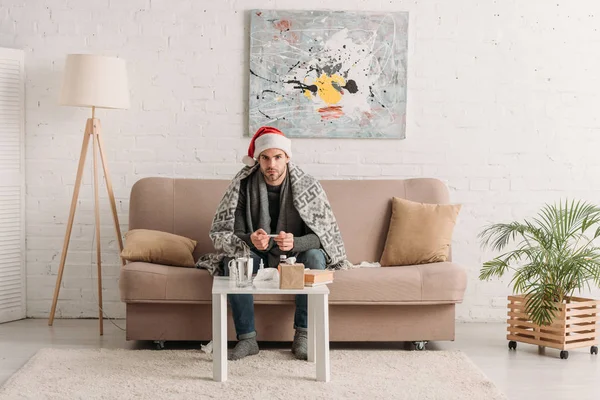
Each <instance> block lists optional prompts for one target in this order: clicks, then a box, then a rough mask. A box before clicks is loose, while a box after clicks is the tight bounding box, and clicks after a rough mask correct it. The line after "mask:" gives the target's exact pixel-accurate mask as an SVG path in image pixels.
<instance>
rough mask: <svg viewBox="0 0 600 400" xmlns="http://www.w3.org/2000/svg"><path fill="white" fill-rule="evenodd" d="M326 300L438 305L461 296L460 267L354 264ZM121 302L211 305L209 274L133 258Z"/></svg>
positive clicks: (274, 298) (275, 299)
mask: <svg viewBox="0 0 600 400" xmlns="http://www.w3.org/2000/svg"><path fill="white" fill-rule="evenodd" d="M334 277H335V279H334V282H333V283H332V284H330V285H329V289H330V291H331V293H330V295H329V303H330V304H405V303H408V304H411V303H412V304H415V303H416V304H426V303H431V304H436V303H455V302H460V301H462V299H463V294H464V291H465V288H466V283H467V278H466V273H465V271H464V268H462V267H461V266H459V265H457V264H453V263H449V262H443V263H434V264H422V265H412V266H406V267H403V268H357V269H351V270H343V271H335V273H334ZM119 287H120V289H121V300H123V301H125V302H161V303H162V302H175V303H177V302H180V303H181V302H183V303H185V302H192V303H210V302H211V290H212V277H211V276H210V274H209V273H208V271H206V270H204V269H196V268H176V267H169V266H165V265H157V264H149V263H145V262H132V263H128V264H127V265H125V266H124V267H123V268H122V270H121V278H120V281H119ZM255 300H256V303H259V304H260V303H264V304H293V303H294V296H293V295H257V296H255Z"/></svg>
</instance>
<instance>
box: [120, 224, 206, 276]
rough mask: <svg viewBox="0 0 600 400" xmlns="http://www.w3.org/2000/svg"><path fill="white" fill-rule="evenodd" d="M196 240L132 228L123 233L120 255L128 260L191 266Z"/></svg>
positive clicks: (192, 264)
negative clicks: (123, 243)
mask: <svg viewBox="0 0 600 400" xmlns="http://www.w3.org/2000/svg"><path fill="white" fill-rule="evenodd" d="M194 247H196V241H195V240H192V239H188V238H186V237H183V236H179V235H174V234H172V233H168V232H161V231H156V230H151V229H132V230H130V231H128V232H127V233H126V234H125V248H124V249H123V251H122V252H121V257H123V258H124V259H125V260H128V261H146V262H151V263H156V264H166V265H175V266H179V267H193V266H194V265H195V263H194V256H193V255H192V252H193V251H194Z"/></svg>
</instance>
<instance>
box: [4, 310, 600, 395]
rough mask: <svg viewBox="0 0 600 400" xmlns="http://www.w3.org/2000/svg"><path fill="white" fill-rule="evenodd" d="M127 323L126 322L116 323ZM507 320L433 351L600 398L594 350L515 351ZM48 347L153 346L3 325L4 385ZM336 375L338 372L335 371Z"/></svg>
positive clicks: (511, 378)
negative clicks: (564, 354) (563, 353)
mask: <svg viewBox="0 0 600 400" xmlns="http://www.w3.org/2000/svg"><path fill="white" fill-rule="evenodd" d="M116 323H117V324H118V325H120V326H124V325H125V323H124V321H116ZM505 332H506V325H505V324H481V323H466V324H458V325H457V327H456V341H455V342H435V343H429V344H428V345H427V349H428V351H435V350H462V351H463V352H465V353H466V354H467V355H468V356H469V357H470V358H471V360H473V362H474V363H475V364H476V365H477V366H478V367H479V368H480V369H481V370H482V371H483V372H484V373H485V374H486V375H487V376H488V377H489V378H490V379H491V380H492V381H493V382H494V383H495V384H496V385H497V386H498V387H499V388H500V389H501V390H502V391H504V393H506V394H507V396H508V397H509V399H515V400H517V399H523V400H525V399H527V400H535V399H544V400H550V399H557V400H558V399H560V400H563V399H577V400H586V399H590V400H591V399H599V398H600V386H598V383H599V382H600V359H599V358H598V356H595V355H591V354H590V351H589V348H585V349H579V350H572V351H570V352H569V359H568V360H561V359H560V358H559V351H558V350H553V349H545V351H542V352H541V353H539V352H538V348H537V346H532V345H527V344H521V343H519V345H518V348H517V351H509V350H508V347H507V341H506V339H505ZM45 347H62V348H98V347H103V348H150V347H152V344H151V343H149V342H127V341H126V340H125V333H124V332H123V331H121V330H120V329H118V328H117V327H115V326H114V325H112V324H111V323H110V322H109V321H105V322H104V336H103V337H100V336H99V335H98V321H96V320H73V319H71V320H68V319H65V320H56V321H55V323H54V326H53V327H49V326H48V325H47V320H41V319H28V320H22V321H17V322H10V323H7V324H1V325H0V384H2V383H4V382H5V381H6V379H8V378H9V377H10V376H11V375H12V374H13V373H14V372H15V371H17V370H18V369H19V368H20V367H21V366H22V365H23V364H24V363H25V362H26V361H27V360H28V359H29V358H30V357H31V356H32V355H33V354H35V352H36V351H37V350H39V349H41V348H45ZM267 347H270V348H273V347H275V348H279V347H284V348H287V347H289V344H272V343H266V344H261V348H267ZM167 348H199V344H198V343H179V344H177V343H167ZM331 348H332V349H335V348H376V349H380V348H385V349H398V350H402V349H404V344H402V343H379V344H378V343H376V344H373V343H370V344H369V343H367V344H365V343H356V344H336V343H332V345H331ZM332 377H333V378H334V379H335V371H332Z"/></svg>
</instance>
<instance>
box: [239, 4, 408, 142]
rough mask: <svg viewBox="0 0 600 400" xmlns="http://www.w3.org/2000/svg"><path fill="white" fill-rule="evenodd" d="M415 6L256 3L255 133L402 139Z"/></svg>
mask: <svg viewBox="0 0 600 400" xmlns="http://www.w3.org/2000/svg"><path fill="white" fill-rule="evenodd" d="M407 33H408V13H406V12H381V13H370V12H342V11H339V12H338V11H281V10H253V11H252V12H251V29H250V35H251V36H250V82H249V134H250V135H253V134H254V132H255V131H256V130H257V129H258V128H259V127H261V126H263V125H270V126H274V127H277V128H279V129H280V130H282V131H283V132H284V133H285V134H286V135H287V136H289V137H312V138H314V137H321V138H389V139H403V138H404V137H405V126H406V62H407V60H406V58H407Z"/></svg>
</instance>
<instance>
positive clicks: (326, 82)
mask: <svg viewBox="0 0 600 400" xmlns="http://www.w3.org/2000/svg"><path fill="white" fill-rule="evenodd" d="M334 82H335V83H337V85H338V87H339V86H344V85H345V84H346V80H345V79H344V78H343V77H341V76H340V75H338V74H333V75H332V76H328V75H326V74H322V75H321V76H320V77H319V79H317V81H316V82H315V85H317V88H318V93H319V97H320V98H321V99H322V100H323V101H324V102H325V103H326V104H336V103H339V101H340V100H341V99H342V93H341V92H340V91H339V90H338V89H336V88H335V87H334V86H333V83H334Z"/></svg>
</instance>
